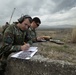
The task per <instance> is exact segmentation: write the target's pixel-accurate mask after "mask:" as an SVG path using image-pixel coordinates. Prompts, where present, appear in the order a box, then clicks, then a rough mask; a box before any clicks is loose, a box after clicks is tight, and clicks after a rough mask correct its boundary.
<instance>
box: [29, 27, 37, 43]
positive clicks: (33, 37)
mask: <svg viewBox="0 0 76 75" xmlns="http://www.w3.org/2000/svg"><path fill="white" fill-rule="evenodd" d="M28 33H29V34H28V35H30V37H31V39H32V41H33V42H37V35H36V30H35V29H33V28H32V27H30V28H29V30H28Z"/></svg>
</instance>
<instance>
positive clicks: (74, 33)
mask: <svg viewBox="0 0 76 75" xmlns="http://www.w3.org/2000/svg"><path fill="white" fill-rule="evenodd" d="M72 42H73V43H76V28H74V29H73V30H72Z"/></svg>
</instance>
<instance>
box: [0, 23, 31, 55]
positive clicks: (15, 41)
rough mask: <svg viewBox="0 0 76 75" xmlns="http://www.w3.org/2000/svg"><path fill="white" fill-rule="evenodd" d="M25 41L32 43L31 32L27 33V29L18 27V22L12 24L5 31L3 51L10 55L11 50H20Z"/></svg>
mask: <svg viewBox="0 0 76 75" xmlns="http://www.w3.org/2000/svg"><path fill="white" fill-rule="evenodd" d="M27 36H28V37H27ZM24 42H27V43H29V44H32V40H31V38H30V36H29V34H27V31H22V30H21V29H20V28H18V27H17V25H16V24H12V25H10V26H9V27H8V28H7V29H6V30H5V32H4V36H3V46H2V49H3V52H4V53H5V55H8V54H9V53H11V52H16V51H19V50H20V46H21V45H23V44H24ZM0 52H2V51H0Z"/></svg>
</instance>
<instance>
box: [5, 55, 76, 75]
mask: <svg viewBox="0 0 76 75" xmlns="http://www.w3.org/2000/svg"><path fill="white" fill-rule="evenodd" d="M6 75H76V65H75V64H73V63H69V62H64V61H60V60H51V59H49V58H44V57H43V56H41V55H39V54H36V55H34V56H33V57H32V58H31V59H30V60H23V59H16V58H10V59H9V60H8V66H7V71H6Z"/></svg>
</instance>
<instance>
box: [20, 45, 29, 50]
mask: <svg viewBox="0 0 76 75" xmlns="http://www.w3.org/2000/svg"><path fill="white" fill-rule="evenodd" d="M29 47H30V44H24V45H22V46H21V50H22V51H26V50H28V49H29Z"/></svg>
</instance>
